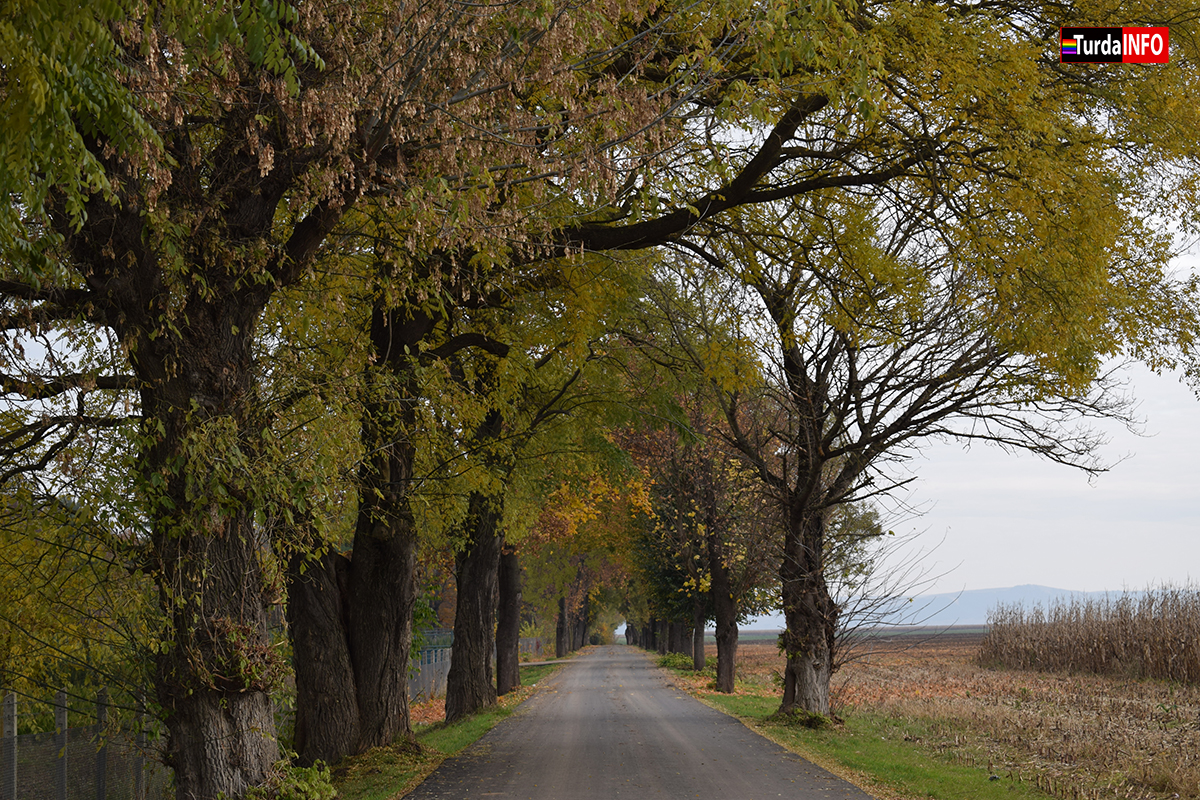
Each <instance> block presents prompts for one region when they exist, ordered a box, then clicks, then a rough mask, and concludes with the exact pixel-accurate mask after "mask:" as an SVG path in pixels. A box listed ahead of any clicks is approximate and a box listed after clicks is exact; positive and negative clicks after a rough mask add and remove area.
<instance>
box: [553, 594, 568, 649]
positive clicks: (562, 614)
mask: <svg viewBox="0 0 1200 800" xmlns="http://www.w3.org/2000/svg"><path fill="white" fill-rule="evenodd" d="M567 643H568V642H567V598H565V597H560V598H558V621H557V622H555V624H554V657H555V658H564V657H566V655H567Z"/></svg>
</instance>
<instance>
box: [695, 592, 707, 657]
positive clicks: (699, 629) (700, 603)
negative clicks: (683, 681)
mask: <svg viewBox="0 0 1200 800" xmlns="http://www.w3.org/2000/svg"><path fill="white" fill-rule="evenodd" d="M704 610H705V609H704V598H703V597H702V596H701V595H700V594H697V595H696V597H695V599H694V601H693V603H692V669H694V670H696V672H699V671H700V670H702V669H704V667H705V661H704V623H705V622H707V619H706V616H707V615H706V614H705V613H704Z"/></svg>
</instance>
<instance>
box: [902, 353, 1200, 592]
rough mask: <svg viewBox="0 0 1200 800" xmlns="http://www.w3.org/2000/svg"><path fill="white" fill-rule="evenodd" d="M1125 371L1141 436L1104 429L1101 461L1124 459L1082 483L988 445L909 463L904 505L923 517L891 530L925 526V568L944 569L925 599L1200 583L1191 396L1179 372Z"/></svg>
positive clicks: (1198, 451) (1074, 475)
mask: <svg viewBox="0 0 1200 800" xmlns="http://www.w3.org/2000/svg"><path fill="white" fill-rule="evenodd" d="M1129 375H1130V379H1131V384H1132V391H1133V393H1134V395H1135V396H1136V397H1137V398H1138V400H1139V401H1140V404H1139V406H1138V416H1139V417H1140V418H1141V419H1143V420H1144V425H1143V429H1144V432H1145V434H1146V435H1145V436H1137V435H1134V434H1131V433H1129V432H1128V431H1125V430H1124V429H1123V428H1121V427H1120V426H1113V427H1112V428H1111V429H1109V430H1110V433H1111V437H1112V441H1111V442H1110V444H1108V445H1107V446H1106V447H1105V448H1104V450H1103V451H1102V452H1103V454H1104V457H1105V460H1106V461H1108V462H1113V461H1117V460H1119V459H1121V458H1122V457H1124V460H1123V461H1121V462H1120V463H1118V464H1116V465H1115V466H1114V467H1113V468H1112V469H1111V471H1109V472H1107V473H1104V474H1102V475H1100V476H1098V477H1095V478H1093V479H1092V482H1091V484H1090V485H1089V483H1088V479H1087V476H1086V475H1084V474H1082V473H1080V472H1078V471H1076V470H1072V469H1071V468H1069V467H1062V466H1059V465H1056V464H1051V463H1049V462H1046V461H1044V460H1041V459H1038V458H1037V457H1035V456H1032V455H1027V454H1022V455H1010V454H1006V453H1004V452H1002V451H1000V450H998V449H996V448H990V447H980V446H977V447H974V448H972V449H971V450H969V451H965V450H963V449H962V448H961V447H959V446H957V445H952V444H945V445H935V446H933V447H930V448H928V449H927V450H926V451H925V453H924V456H923V457H922V458H920V459H918V460H917V461H914V462H913V464H912V467H913V470H914V472H916V473H917V475H918V481H917V482H916V483H915V485H914V489H913V494H912V497H911V501H912V502H913V503H915V504H917V505H924V506H926V507H928V512H927V513H925V514H924V515H923V516H921V517H918V518H916V519H915V520H913V521H911V522H909V523H907V524H905V525H900V526H897V532H898V533H899V532H902V531H906V530H913V529H917V530H920V531H922V533H921V534H920V535H919V536H918V537H917V540H916V542H915V543H914V544H917V546H921V547H925V548H932V547H935V546H936V549H935V550H934V551H933V552H932V553H931V554H930V555H929V556H927V557H926V564H927V565H928V567H929V569H930V570H931V571H932V573H942V572H946V571H947V570H949V572H948V574H946V575H944V576H943V577H941V578H939V579H938V580H937V581H936V584H935V585H933V586H930V587H929V588H928V589H926V590H925V593H930V592H952V591H958V590H960V589H989V588H997V587H1007V586H1018V585H1021V584H1029V583H1032V584H1041V585H1043V586H1052V587H1055V588H1059V589H1072V590H1076V591H1098V590H1103V589H1108V590H1120V589H1125V588H1128V589H1144V588H1147V587H1148V586H1151V585H1158V584H1161V583H1163V582H1169V583H1176V584H1183V583H1187V582H1188V581H1189V580H1192V579H1195V580H1197V581H1200V401H1198V400H1197V399H1196V397H1195V395H1194V394H1193V393H1192V391H1191V390H1190V389H1189V388H1188V387H1187V386H1186V385H1184V384H1183V383H1181V382H1180V380H1179V377H1178V376H1176V375H1162V376H1158V375H1155V374H1153V373H1151V372H1150V371H1149V370H1146V369H1144V368H1141V367H1135V368H1133V369H1132V370H1131V371H1130V372H1129ZM943 537H944V540H943ZM939 541H941V544H940V545H938V542H939Z"/></svg>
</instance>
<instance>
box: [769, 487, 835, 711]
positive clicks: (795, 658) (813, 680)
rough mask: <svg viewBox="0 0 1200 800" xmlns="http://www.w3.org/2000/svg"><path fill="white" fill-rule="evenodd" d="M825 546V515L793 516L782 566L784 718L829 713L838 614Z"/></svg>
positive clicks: (801, 512) (800, 513)
mask: <svg viewBox="0 0 1200 800" xmlns="http://www.w3.org/2000/svg"><path fill="white" fill-rule="evenodd" d="M824 546H825V515H824V513H822V512H814V511H811V510H809V509H803V508H801V509H797V510H796V511H794V512H793V513H792V514H791V515H790V517H789V519H788V530H787V536H786V539H785V541H784V554H783V562H782V564H781V565H780V567H779V577H780V578H781V580H782V582H783V614H784V619H785V620H786V622H787V629H786V630H785V631H784V632H783V634H782V635H781V637H780V639H781V642H782V644H783V650H784V653H785V654H786V656H787V666H786V667H785V668H784V673H783V702H782V704H781V705H780V707H779V711H780V713H783V714H786V713H791V712H793V711H797V710H804V711H808V712H810V713H814V714H824V715H828V714H829V683H830V680H831V678H832V677H833V643H834V637H835V636H836V634H837V617H838V609H837V604H836V603H834V601H833V598H832V597H831V596H830V595H829V587H828V585H827V584H826V582H825V564H824Z"/></svg>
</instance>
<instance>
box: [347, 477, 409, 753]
mask: <svg viewBox="0 0 1200 800" xmlns="http://www.w3.org/2000/svg"><path fill="white" fill-rule="evenodd" d="M359 502H360V504H361V503H364V502H365V500H360V501H359ZM404 522H411V520H405V521H403V522H401V521H399V520H391V524H388V521H386V520H380V519H372V518H368V517H366V516H364V515H363V513H362V512H361V511H360V513H359V530H358V531H357V532H356V533H355V536H354V556H353V558H352V559H351V562H350V566H351V569H350V595H349V600H350V602H349V608H350V618H349V623H350V624H349V641H350V659H351V663H352V664H353V666H354V682H355V687H356V690H357V696H358V709H359V741H358V747H357V748H356V752H360V753H361V752H364V751H366V750H369V749H371V748H372V747H382V746H384V745H389V744H391V743H392V742H394V741H395V740H396V739H397V738H398V737H404V738H405V739H408V740H409V741H410V742H411V741H414V738H413V732H412V727H411V722H410V718H409V711H408V665H409V660H410V653H411V650H412V639H413V630H412V620H413V606H414V604H415V603H416V599H417V580H416V573H417V540H416V533H415V531H414V530H413V529H412V528H411V527H410V526H409V525H407V524H404Z"/></svg>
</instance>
